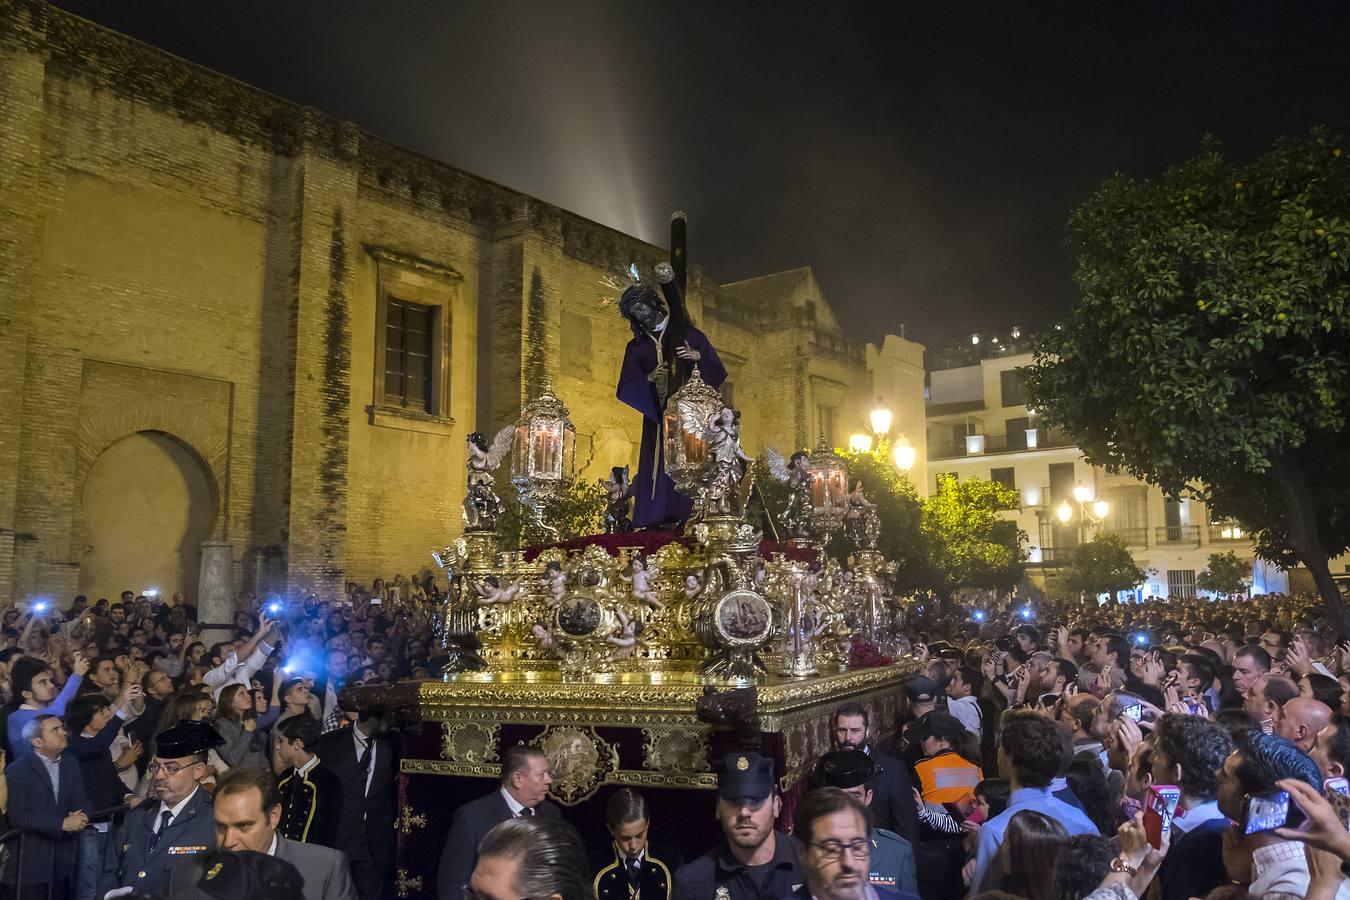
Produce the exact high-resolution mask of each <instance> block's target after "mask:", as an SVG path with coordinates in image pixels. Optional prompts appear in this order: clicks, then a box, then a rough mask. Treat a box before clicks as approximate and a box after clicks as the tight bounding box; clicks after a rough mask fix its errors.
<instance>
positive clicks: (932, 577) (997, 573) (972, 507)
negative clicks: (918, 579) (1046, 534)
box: [921, 475, 1026, 596]
mask: <svg viewBox="0 0 1350 900" xmlns="http://www.w3.org/2000/svg"><path fill="white" fill-rule="evenodd" d="M1020 502H1021V501H1020V498H1019V497H1018V495H1017V492H1016V491H1014V490H1012V489H1011V488H1008V487H1005V486H1004V485H1002V484H999V483H998V482H996V481H984V480H982V479H979V478H967V479H963V480H957V479H955V478H952V477H950V476H947V475H943V476H939V478H938V489H937V492H936V493H934V494H933V495H932V496H930V497H929V498H928V499H927V500H925V501H924V502H923V515H922V518H921V530H922V533H923V537H924V542H925V545H926V547H927V551H928V569H929V571H928V573H927V574H928V581H929V584H928V586H929V587H931V588H932V589H933V590H934V591H936V592H937V593H938V594H939V596H946V595H948V594H950V593H951V592H952V591H953V590H955V589H957V588H963V587H972V588H995V589H999V590H1011V589H1012V588H1013V587H1014V586H1015V585H1016V584H1017V582H1018V581H1019V580H1020V579H1021V577H1022V570H1023V566H1022V560H1023V559H1024V558H1025V553H1024V551H1023V549H1022V545H1023V544H1024V543H1025V541H1026V533H1025V532H1023V531H1021V530H1019V529H1018V528H1017V526H1016V525H1015V524H1014V523H1012V522H1009V521H1008V520H1006V519H1004V518H1003V517H1001V516H1000V515H999V513H1000V512H1002V511H1004V510H1011V509H1017V508H1018V506H1019V505H1020Z"/></svg>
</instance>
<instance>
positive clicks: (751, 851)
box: [671, 753, 806, 900]
mask: <svg viewBox="0 0 1350 900" xmlns="http://www.w3.org/2000/svg"><path fill="white" fill-rule="evenodd" d="M781 811H782V800H781V799H780V798H779V796H778V793H777V791H775V790H774V777H773V760H771V759H766V758H765V757H763V756H760V755H759V754H758V753H729V754H727V756H726V757H724V758H723V760H722V765H721V770H720V773H719V775H718V779H717V822H718V824H719V825H721V826H722V834H723V840H722V842H721V843H720V844H719V845H718V846H716V847H714V848H713V849H712V850H709V851H708V852H707V853H705V854H703V855H702V856H700V857H699V858H698V859H696V860H694V861H693V862H691V863H689V864H688V865H687V866H684V867H682V868H681V869H679V870H678V871H677V872H676V873H675V891H674V893H673V894H672V895H671V896H672V897H673V900H710V898H712V900H782V898H784V897H786V896H787V895H788V894H791V893H792V892H794V891H796V890H797V889H798V888H799V887H801V886H802V885H803V884H805V882H806V879H805V877H804V876H803V874H802V869H801V867H800V866H799V865H798V864H797V849H796V847H795V845H794V844H793V842H792V839H791V838H789V837H788V836H787V835H785V834H783V833H781V832H779V831H776V830H775V829H774V827H773V826H774V821H775V820H776V819H777V818H778V815H779V813H780V812H781Z"/></svg>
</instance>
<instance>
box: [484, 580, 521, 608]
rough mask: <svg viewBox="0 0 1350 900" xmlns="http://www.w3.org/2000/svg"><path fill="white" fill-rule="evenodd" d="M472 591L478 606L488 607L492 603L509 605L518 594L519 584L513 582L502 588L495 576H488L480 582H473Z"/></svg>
mask: <svg viewBox="0 0 1350 900" xmlns="http://www.w3.org/2000/svg"><path fill="white" fill-rule="evenodd" d="M473 589H474V593H476V594H478V603H479V605H480V606H489V605H491V604H493V603H510V602H511V601H512V600H514V599H516V595H517V594H519V593H520V582H519V581H513V582H511V583H510V584H508V585H507V586H506V587H502V586H501V582H500V581H498V580H497V576H496V575H489V576H488V577H487V578H485V579H483V580H482V581H475V582H473Z"/></svg>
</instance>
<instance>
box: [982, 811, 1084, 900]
mask: <svg viewBox="0 0 1350 900" xmlns="http://www.w3.org/2000/svg"><path fill="white" fill-rule="evenodd" d="M1024 809H1030V810H1034V811H1036V812H1038V813H1043V814H1045V815H1047V816H1049V817H1050V818H1052V819H1054V820H1055V821H1057V822H1059V824H1061V825H1063V826H1064V830H1065V831H1067V832H1068V833H1069V834H1071V835H1074V834H1097V833H1098V832H1097V826H1096V825H1093V824H1092V821H1091V820H1090V819H1088V817H1087V816H1085V815H1084V814H1083V811H1082V810H1081V809H1079V808H1078V807H1076V806H1070V805H1069V804H1068V803H1065V802H1064V801H1063V800H1058V799H1056V798H1055V797H1054V795H1052V794H1051V793H1050V788H1048V787H1043V788H1034V787H1024V788H1018V789H1017V790H1015V791H1013V792H1012V796H1011V797H1009V798H1008V808H1007V809H1005V810H1004V811H1003V812H1001V813H999V814H998V815H996V816H994V817H993V818H992V819H990V820H989V821H988V822H985V823H984V824H983V825H982V826H980V840H979V843H978V844H977V845H976V849H975V877H974V878H973V879H972V880H971V882H970V884H971V889H970V892H971V893H972V894H978V893H981V892H983V891H989V890H996V889H997V885H998V881H999V878H1000V876H1001V875H1002V871H1001V869H1000V868H999V863H998V851H999V848H1000V847H1002V846H1003V835H1004V833H1005V832H1006V831H1007V830H1008V822H1010V821H1011V820H1012V817H1013V816H1015V815H1017V814H1018V813H1020V812H1021V811H1022V810H1024Z"/></svg>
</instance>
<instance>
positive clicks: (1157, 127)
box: [59, 0, 1350, 345]
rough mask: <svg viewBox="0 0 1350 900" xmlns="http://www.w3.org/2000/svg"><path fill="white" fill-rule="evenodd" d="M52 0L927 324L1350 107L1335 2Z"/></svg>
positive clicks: (549, 195)
mask: <svg viewBox="0 0 1350 900" xmlns="http://www.w3.org/2000/svg"><path fill="white" fill-rule="evenodd" d="M59 5H61V6H63V7H65V8H67V9H70V10H72V11H74V12H77V13H79V14H81V15H84V16H86V17H88V18H91V19H93V20H95V21H97V22H100V23H102V24H104V25H107V26H109V27H112V28H114V29H116V30H119V31H123V32H126V33H128V34H131V35H133V36H135V37H138V38H140V39H142V40H145V41H147V42H149V43H151V44H154V45H157V46H159V47H163V48H165V49H167V50H169V51H171V52H173V53H176V54H178V55H180V56H183V57H186V58H187V59H191V60H193V61H196V62H199V63H202V64H204V65H206V66H209V67H211V68H213V69H217V70H219V71H222V72H225V73H228V74H230V75H233V76H234V77H236V78H239V79H241V80H243V81H246V82H249V83H251V84H254V85H258V86H259V87H262V88H264V89H266V90H269V91H271V92H273V93H275V94H278V95H280V96H282V97H285V98H287V99H290V100H294V101H297V102H300V103H305V104H309V105H312V106H316V107H319V108H321V109H323V110H325V111H327V112H329V113H332V114H334V115H337V116H340V117H342V118H346V119H351V120H353V121H355V122H357V123H359V124H360V125H362V126H363V127H365V128H367V129H369V130H371V131H373V132H375V133H377V134H379V135H381V136H383V137H386V138H388V139H390V140H392V141H395V142H396V143H400V144H403V145H405V146H407V147H410V148H412V149H414V150H417V151H420V152H422V153H425V154H427V155H429V156H432V157H435V158H438V159H441V160H444V161H445V162H447V163H450V164H451V165H454V166H457V167H459V168H462V169H465V170H467V171H469V172H473V173H475V174H477V175H481V176H484V177H486V178H489V179H492V180H494V181H497V182H500V183H501V184H504V185H507V186H509V187H512V188H515V189H517V190H520V191H524V192H526V193H528V194H532V195H534V196H537V197H540V198H542V199H545V200H547V201H550V202H552V203H556V204H558V205H559V206H562V207H565V208H567V209H571V210H574V211H575V212H578V213H580V214H582V215H585V216H587V217H590V218H593V219H595V220H597V221H600V222H603V223H605V224H607V225H610V226H613V227H615V228H618V229H621V230H623V231H626V232H629V233H631V234H635V235H637V236H639V237H642V238H644V239H646V240H649V241H652V242H653V243H657V244H661V245H664V244H665V243H666V239H667V236H668V230H667V229H668V225H667V223H668V220H669V215H670V212H671V210H673V209H684V210H686V211H687V212H688V213H689V218H690V259H691V262H693V263H695V264H698V265H702V266H703V267H704V269H705V271H706V272H707V273H708V274H709V275H710V276H711V277H712V278H714V279H716V280H717V281H720V282H724V283H725V282H730V281H735V280H739V279H742V278H748V277H753V276H756V275H763V274H767V273H770V272H775V271H780V270H783V269H789V268H794V267H797V266H803V265H810V266H812V267H814V269H815V272H816V275H817V277H818V278H819V279H820V282H821V284H822V286H823V289H824V291H825V295H826V297H827V298H828V299H829V301H830V302H831V304H832V305H833V306H834V308H835V309H836V310H837V311H838V312H839V314H840V316H841V318H842V320H843V323H844V329H845V331H846V332H848V333H849V334H850V335H852V336H854V337H857V338H863V339H871V340H875V339H877V338H879V337H880V336H881V335H882V334H884V333H885V332H887V331H898V329H899V327H900V325H901V323H904V324H905V326H906V333H907V334H908V336H909V337H911V338H914V339H917V340H921V341H924V342H926V343H929V344H930V345H937V344H941V343H943V342H945V341H947V340H949V339H951V338H952V337H953V336H956V335H961V334H966V333H969V332H971V331H975V330H983V329H991V328H1002V327H1006V326H1009V325H1012V324H1019V325H1021V326H1022V327H1023V328H1028V327H1030V328H1037V327H1043V326H1044V325H1045V324H1046V323H1047V322H1049V321H1051V320H1053V318H1054V317H1055V316H1057V315H1059V314H1061V313H1063V312H1064V311H1065V310H1066V309H1067V308H1068V307H1069V305H1070V304H1071V303H1072V302H1073V299H1074V286H1073V283H1072V281H1071V280H1070V273H1071V260H1070V259H1069V257H1068V255H1067V253H1066V252H1065V250H1064V247H1063V231H1064V222H1065V220H1066V218H1067V215H1068V212H1069V210H1070V209H1072V208H1073V207H1074V206H1075V205H1077V204H1078V203H1081V202H1082V201H1083V200H1084V199H1085V198H1086V197H1087V196H1088V194H1089V193H1090V192H1091V191H1092V190H1093V188H1094V187H1095V186H1096V185H1097V184H1099V183H1100V182H1101V181H1102V180H1103V179H1105V178H1106V177H1107V176H1109V175H1110V174H1111V173H1112V172H1113V171H1116V170H1122V171H1126V172H1129V173H1131V174H1135V175H1143V176H1148V175H1152V174H1156V173H1157V172H1159V171H1161V169H1162V168H1164V167H1166V166H1167V165H1169V164H1170V163H1173V162H1176V161H1178V160H1181V159H1183V158H1185V157H1187V156H1189V155H1191V154H1192V153H1193V152H1194V151H1195V149H1196V147H1197V145H1198V142H1199V139H1200V136H1201V135H1202V134H1203V133H1204V132H1206V131H1209V132H1213V133H1214V134H1216V135H1218V136H1219V137H1220V138H1221V139H1222V140H1223V141H1224V142H1225V144H1226V145H1227V146H1228V148H1229V150H1230V152H1231V153H1232V155H1233V156H1234V157H1235V158H1237V159H1239V160H1243V159H1246V158H1249V157H1250V156H1252V155H1253V154H1255V153H1258V152H1260V151H1261V150H1262V149H1263V148H1264V147H1266V146H1267V145H1268V144H1269V143H1270V141H1271V140H1272V138H1274V137H1275V136H1276V135H1279V134H1284V133H1299V132H1304V131H1306V130H1307V129H1308V128H1309V127H1311V126H1313V125H1316V124H1319V123H1320V124H1326V125H1330V126H1332V127H1333V128H1334V129H1335V130H1337V131H1339V132H1340V133H1342V134H1346V133H1350V100H1348V99H1347V98H1348V97H1350V49H1348V48H1350V4H1345V3H1339V2H1333V0H1328V2H1320V3H1313V2H1308V3H1302V2H1293V0H1288V2H1285V0H1282V2H1250V3H1248V2H1191V0H1168V2H1157V3H1152V2H1115V3H1108V2H1082V0H1074V2H1063V3H1061V2H1054V3H1051V2H1040V0H1035V2H1022V3H995V2H986V3H955V2H946V3H931V4H919V3H912V2H906V3H894V4H887V5H885V6H883V5H881V4H856V5H855V4H821V3H812V4H805V3H801V4H797V3H785V4H769V3H753V4H752V3H731V2H727V0H719V2H712V3H706V4H705V3H684V4H677V3H662V4H657V3H652V2H631V0H629V2H588V3H562V2H547V3H546V2H539V0H534V2H499V0H494V2H490V3H489V2H476V3H452V2H448V0H443V2H423V3H414V2H384V3H375V2H370V0H366V2H360V3H353V2H333V0H325V2H323V3H317V2H308V3H307V2H286V3H276V2H238V0H236V2H230V3H224V2H221V3H215V4H210V5H208V4H204V3H182V2H144V0H141V2H136V3H110V2H106V0H105V2H100V3H94V2H72V0H63V2H61V3H60V4H59Z"/></svg>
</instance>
